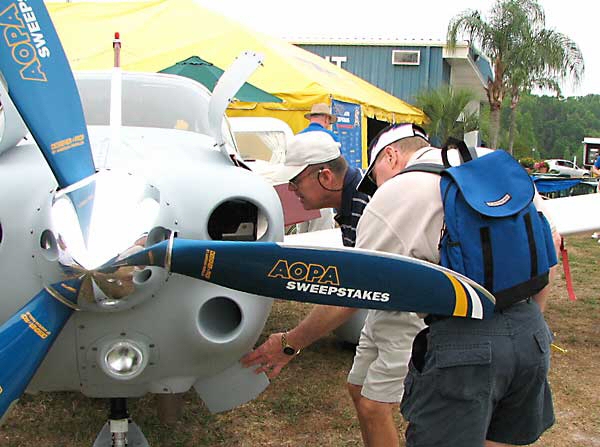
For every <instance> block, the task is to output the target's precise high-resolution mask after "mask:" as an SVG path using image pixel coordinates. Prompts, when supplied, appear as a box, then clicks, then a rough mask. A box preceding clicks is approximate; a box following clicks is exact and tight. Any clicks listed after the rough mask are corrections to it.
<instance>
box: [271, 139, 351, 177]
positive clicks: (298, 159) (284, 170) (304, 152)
mask: <svg viewBox="0 0 600 447" xmlns="http://www.w3.org/2000/svg"><path fill="white" fill-rule="evenodd" d="M341 155H342V153H341V152H340V143H338V142H337V141H335V140H334V139H333V137H332V136H331V135H329V134H328V133H327V132H321V131H319V130H315V131H310V132H304V133H299V134H298V135H294V136H293V137H292V138H291V139H290V140H289V142H288V145H287V149H286V153H285V162H284V163H283V166H282V167H281V169H280V170H279V172H278V173H277V177H278V178H280V179H282V180H285V181H286V182H287V181H289V180H291V179H293V178H294V177H296V176H297V175H298V174H300V173H301V172H302V171H304V169H306V167H307V166H310V165H316V164H319V163H327V162H328V161H332V160H335V159H336V158H338V157H340V156H341Z"/></svg>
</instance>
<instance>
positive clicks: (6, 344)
mask: <svg viewBox="0 0 600 447" xmlns="http://www.w3.org/2000/svg"><path fill="white" fill-rule="evenodd" d="M80 287H81V280H79V279H72V280H67V281H63V282H60V283H56V284H52V285H51V286H48V287H46V288H44V289H42V290H41V291H40V292H39V293H38V294H37V295H36V296H34V297H33V298H32V299H31V300H30V301H29V302H28V303H27V304H26V305H25V306H23V307H22V308H21V309H19V310H18V311H17V312H16V313H15V314H14V315H13V316H12V317H10V318H9V319H8V321H6V322H5V323H4V324H2V326H0V365H2V367H1V368H0V423H1V422H2V419H3V417H4V415H5V414H6V413H7V410H8V409H9V408H10V407H12V405H14V404H15V403H16V402H17V401H18V400H19V398H20V397H21V395H22V394H23V392H24V391H25V388H27V385H28V384H29V382H30V381H31V378H32V377H33V375H34V374H35V372H36V371H37V369H38V367H39V366H40V364H41V363H42V361H43V360H44V358H45V357H46V354H47V353H48V350H49V349H50V347H51V346H52V343H54V340H56V337H57V336H58V334H59V333H60V331H61V329H62V328H63V326H64V325H65V323H66V322H67V320H68V319H69V317H70V316H71V314H72V313H73V310H75V309H76V306H75V303H76V302H77V294H78V292H79V288H80Z"/></svg>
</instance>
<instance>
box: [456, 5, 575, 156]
mask: <svg viewBox="0 0 600 447" xmlns="http://www.w3.org/2000/svg"><path fill="white" fill-rule="evenodd" d="M544 26H545V16H544V11H543V9H542V7H541V6H540V5H539V3H538V2H537V1H536V0H498V2H497V3H496V4H495V5H494V6H493V7H492V9H491V12H490V19H489V22H488V21H485V20H484V19H483V18H482V15H481V13H480V12H479V11H465V12H463V13H461V14H459V15H458V16H456V17H454V18H453V19H452V20H451V21H450V23H449V25H448V35H447V44H448V47H449V48H450V49H452V48H455V46H456V42H457V36H458V34H459V33H465V34H467V35H468V36H469V38H470V40H471V41H472V42H474V43H477V44H478V45H479V46H480V47H481V49H482V50H483V52H484V53H485V54H487V55H488V56H489V57H490V58H491V61H492V65H493V68H494V79H490V78H488V80H487V86H486V92H487V97H488V102H489V105H490V146H491V147H494V148H495V147H496V145H497V142H498V133H499V131H500V109H501V107H502V101H503V100H504V97H505V96H506V94H507V92H509V93H510V95H511V100H512V102H513V103H514V107H516V105H517V104H518V102H519V98H520V95H521V94H522V93H523V92H524V91H529V90H531V88H532V87H534V86H536V85H537V84H538V83H541V84H544V85H551V84H547V81H554V80H556V79H557V78H558V77H562V76H565V75H566V74H574V75H575V77H576V79H578V78H579V75H580V74H581V73H582V72H583V59H582V57H581V52H580V51H579V48H578V47H577V45H576V44H575V43H574V42H573V41H571V40H570V39H568V38H567V37H566V36H564V35H563V34H561V33H557V32H555V31H552V30H547V29H545V28H544ZM511 74H512V78H511Z"/></svg>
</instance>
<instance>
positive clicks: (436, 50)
mask: <svg viewBox="0 0 600 447" xmlns="http://www.w3.org/2000/svg"><path fill="white" fill-rule="evenodd" d="M290 41H291V42H292V43H294V44H295V45H297V46H299V47H301V48H303V49H305V50H308V51H310V52H312V53H315V54H318V55H320V56H322V57H324V58H326V59H328V60H329V61H330V62H332V63H335V64H337V65H338V66H340V67H341V68H344V69H346V70H348V71H349V72H351V73H353V74H355V75H357V76H359V77H361V78H362V79H364V80H366V81H368V82H370V83H371V84H374V85H376V86H377V87H379V88H381V89H382V90H385V91H387V92H388V93H391V94H392V95H394V96H396V97H398V98H400V99H402V100H404V101H406V102H408V103H410V104H414V102H415V95H416V94H417V93H419V92H421V91H423V90H428V89H436V88H438V87H440V86H442V85H444V84H446V85H450V86H452V87H455V88H467V89H469V90H472V91H474V92H475V93H476V94H477V96H478V100H476V101H473V103H472V104H470V105H469V107H468V108H469V110H470V111H477V112H479V108H480V101H485V100H486V92H485V86H486V85H487V82H488V79H493V71H492V67H491V63H490V61H489V60H488V59H487V57H485V56H484V55H482V54H481V53H480V52H478V51H477V50H476V49H475V48H473V46H471V45H470V44H469V42H467V41H463V42H458V43H457V45H456V48H455V49H454V50H449V49H448V47H447V45H446V42H445V41H433V40H398V39H392V38H326V39H313V38H302V39H290ZM466 138H471V139H473V140H474V141H471V142H470V143H472V144H478V143H479V141H478V135H470V136H468V137H466Z"/></svg>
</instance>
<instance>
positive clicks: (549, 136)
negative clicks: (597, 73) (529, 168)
mask: <svg viewBox="0 0 600 447" xmlns="http://www.w3.org/2000/svg"><path fill="white" fill-rule="evenodd" d="M486 109H487V108H486ZM488 115H489V109H488V110H485V109H484V110H482V116H481V120H480V126H481V132H482V138H483V140H484V141H485V142H487V138H489V119H488ZM515 121H516V126H515V140H514V156H515V157H516V158H524V157H532V158H534V159H536V160H544V159H548V158H564V159H567V160H573V158H574V157H577V163H578V164H580V165H581V164H582V163H583V160H582V158H583V144H582V141H583V138H584V137H594V138H600V95H587V96H575V97H569V98H564V99H563V98H557V97H553V96H538V95H532V94H526V95H524V96H523V97H522V99H521V102H520V104H519V107H518V108H517V110H516V118H515ZM509 123H510V108H508V107H504V108H503V110H502V114H501V126H500V127H501V129H502V130H501V132H500V135H499V140H498V141H499V143H498V147H499V148H503V149H505V148H507V147H508V144H509V131H508V129H509Z"/></svg>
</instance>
